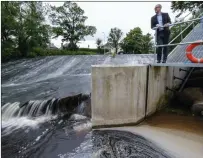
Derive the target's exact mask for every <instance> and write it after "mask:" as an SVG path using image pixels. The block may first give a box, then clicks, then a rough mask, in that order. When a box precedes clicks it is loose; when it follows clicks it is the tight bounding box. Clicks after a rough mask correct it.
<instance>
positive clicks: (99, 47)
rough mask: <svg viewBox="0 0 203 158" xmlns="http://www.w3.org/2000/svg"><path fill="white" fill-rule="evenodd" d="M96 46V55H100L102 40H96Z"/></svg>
mask: <svg viewBox="0 0 203 158" xmlns="http://www.w3.org/2000/svg"><path fill="white" fill-rule="evenodd" d="M96 44H97V50H98V53H100V54H102V53H103V52H102V49H101V46H102V40H101V39H100V38H98V39H97V40H96Z"/></svg>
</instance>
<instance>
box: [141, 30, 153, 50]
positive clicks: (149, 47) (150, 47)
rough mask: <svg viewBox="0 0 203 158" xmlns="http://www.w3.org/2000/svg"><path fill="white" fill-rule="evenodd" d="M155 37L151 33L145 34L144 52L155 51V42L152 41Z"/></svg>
mask: <svg viewBox="0 0 203 158" xmlns="http://www.w3.org/2000/svg"><path fill="white" fill-rule="evenodd" d="M152 39H153V37H152V36H151V34H149V33H147V34H146V35H143V47H142V48H143V49H142V53H145V54H148V53H153V42H152Z"/></svg>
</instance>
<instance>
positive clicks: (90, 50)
mask: <svg viewBox="0 0 203 158" xmlns="http://www.w3.org/2000/svg"><path fill="white" fill-rule="evenodd" d="M78 51H83V52H95V53H97V52H98V49H93V48H79V50H78Z"/></svg>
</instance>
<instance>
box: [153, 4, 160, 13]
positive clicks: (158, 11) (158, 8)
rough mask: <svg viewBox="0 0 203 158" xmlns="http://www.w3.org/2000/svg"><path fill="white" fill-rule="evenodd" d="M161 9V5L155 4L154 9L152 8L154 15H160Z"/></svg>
mask: <svg viewBox="0 0 203 158" xmlns="http://www.w3.org/2000/svg"><path fill="white" fill-rule="evenodd" d="M161 8H162V6H161V4H157V5H156V6H155V8H154V10H155V13H160V12H161Z"/></svg>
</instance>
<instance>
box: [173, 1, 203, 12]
mask: <svg viewBox="0 0 203 158" xmlns="http://www.w3.org/2000/svg"><path fill="white" fill-rule="evenodd" d="M171 3H172V4H171V9H172V10H173V12H175V11H181V12H184V11H186V10H189V11H193V10H194V8H199V9H200V8H203V2H202V1H172V2H171Z"/></svg>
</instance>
